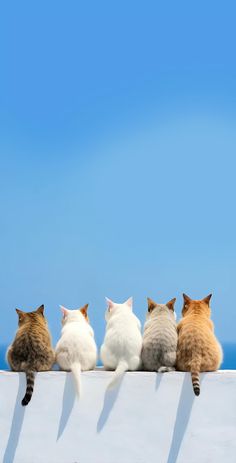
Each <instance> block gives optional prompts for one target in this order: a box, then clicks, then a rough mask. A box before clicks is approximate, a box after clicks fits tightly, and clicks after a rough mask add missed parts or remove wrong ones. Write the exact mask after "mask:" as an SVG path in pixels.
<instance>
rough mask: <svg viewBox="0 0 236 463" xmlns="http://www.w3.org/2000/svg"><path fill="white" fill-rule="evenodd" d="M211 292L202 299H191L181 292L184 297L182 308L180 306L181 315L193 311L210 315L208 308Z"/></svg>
mask: <svg viewBox="0 0 236 463" xmlns="http://www.w3.org/2000/svg"><path fill="white" fill-rule="evenodd" d="M211 296H212V294H209V295H208V296H206V297H204V298H203V299H200V300H193V299H191V298H190V297H189V296H187V295H186V294H183V298H184V301H183V302H184V303H183V308H182V315H183V317H185V316H186V315H189V314H190V313H191V314H192V313H195V314H199V315H201V314H204V315H206V316H208V317H210V315H211V309H210V299H211Z"/></svg>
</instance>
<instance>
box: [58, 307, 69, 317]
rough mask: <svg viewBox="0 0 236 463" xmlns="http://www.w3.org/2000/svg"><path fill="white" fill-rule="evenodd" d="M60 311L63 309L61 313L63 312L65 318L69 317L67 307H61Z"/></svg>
mask: <svg viewBox="0 0 236 463" xmlns="http://www.w3.org/2000/svg"><path fill="white" fill-rule="evenodd" d="M60 309H61V311H62V315H63V317H64V318H65V317H66V316H67V315H68V309H66V308H65V307H63V305H60Z"/></svg>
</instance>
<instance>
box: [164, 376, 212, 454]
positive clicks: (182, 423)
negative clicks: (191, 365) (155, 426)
mask: <svg viewBox="0 0 236 463" xmlns="http://www.w3.org/2000/svg"><path fill="white" fill-rule="evenodd" d="M203 378H204V374H201V376H200V387H201V385H202V380H203ZM195 399H196V400H200V398H196V396H195V395H194V392H193V387H192V380H191V375H190V373H185V375H184V380H183V385H182V389H181V393H180V399H179V403H178V408H177V413H176V419H175V425H174V431H173V435H172V441H171V444H170V451H169V455H168V460H167V463H175V462H177V460H178V456H179V451H180V448H181V445H182V442H183V439H184V436H185V433H186V430H187V427H188V422H189V419H190V416H191V412H192V407H193V403H194V400H195Z"/></svg>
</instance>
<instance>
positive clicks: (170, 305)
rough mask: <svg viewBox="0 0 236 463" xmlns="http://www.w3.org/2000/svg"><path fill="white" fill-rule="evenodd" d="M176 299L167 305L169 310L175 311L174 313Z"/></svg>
mask: <svg viewBox="0 0 236 463" xmlns="http://www.w3.org/2000/svg"><path fill="white" fill-rule="evenodd" d="M175 301H176V297H174V299H171V300H170V301H169V302H167V303H166V306H167V307H168V309H170V310H173V312H174V305H175Z"/></svg>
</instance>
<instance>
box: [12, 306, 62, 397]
mask: <svg viewBox="0 0 236 463" xmlns="http://www.w3.org/2000/svg"><path fill="white" fill-rule="evenodd" d="M16 312H17V314H18V319H19V320H18V323H19V327H18V330H17V333H16V336H15V339H14V341H13V343H12V344H11V345H10V346H9V348H8V350H7V361H8V363H9V365H10V367H11V369H12V370H13V371H24V372H25V374H26V382H27V387H26V393H25V396H24V398H23V400H22V402H21V403H22V405H27V404H28V403H29V401H30V400H31V397H32V394H33V389H34V377H35V372H37V371H47V370H50V369H51V368H52V365H53V363H54V351H53V348H52V345H51V336H50V333H49V330H48V326H47V321H46V319H45V318H44V306H43V305H41V306H40V307H39V308H38V309H37V310H36V311H35V312H29V313H26V312H23V311H22V310H18V309H16Z"/></svg>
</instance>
